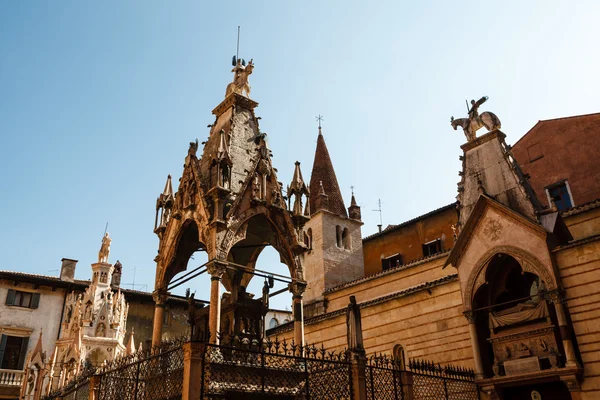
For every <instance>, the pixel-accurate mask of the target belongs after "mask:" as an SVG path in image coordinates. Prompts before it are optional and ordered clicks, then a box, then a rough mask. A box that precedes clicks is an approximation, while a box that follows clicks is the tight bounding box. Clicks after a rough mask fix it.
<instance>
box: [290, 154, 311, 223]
mask: <svg viewBox="0 0 600 400" xmlns="http://www.w3.org/2000/svg"><path fill="white" fill-rule="evenodd" d="M309 194H310V192H309V190H308V187H307V186H306V183H304V178H302V171H301V170H300V162H299V161H296V166H295V168H294V176H293V177H292V182H291V183H290V185H289V186H288V200H289V201H290V207H289V208H290V210H292V213H293V214H294V215H302V196H306V198H308V196H309ZM292 197H293V206H292V204H291V202H292ZM307 203H310V202H307ZM306 207H307V210H305V214H306V213H308V214H309V215H310V205H309V204H307V205H306Z"/></svg>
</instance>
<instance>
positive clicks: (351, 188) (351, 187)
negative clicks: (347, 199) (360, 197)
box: [350, 185, 354, 196]
mask: <svg viewBox="0 0 600 400" xmlns="http://www.w3.org/2000/svg"><path fill="white" fill-rule="evenodd" d="M350 190H351V191H352V196H354V185H350Z"/></svg>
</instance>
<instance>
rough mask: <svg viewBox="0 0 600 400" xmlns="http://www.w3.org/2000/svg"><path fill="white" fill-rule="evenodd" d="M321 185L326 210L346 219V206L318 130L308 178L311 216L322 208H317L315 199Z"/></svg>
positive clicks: (320, 132)
mask: <svg viewBox="0 0 600 400" xmlns="http://www.w3.org/2000/svg"><path fill="white" fill-rule="evenodd" d="M320 185H322V186H323V188H324V193H327V196H328V203H329V205H328V207H327V209H328V210H329V211H330V212H332V213H334V214H337V215H339V216H340V217H348V214H347V213H346V206H345V205H344V200H343V198H342V193H341V192H340V187H339V185H338V181H337V177H336V175H335V170H334V169H333V163H332V162H331V158H330V157H329V151H328V150H327V145H326V144H325V139H324V138H323V133H322V131H321V128H319V136H318V137H317V149H316V151H315V161H314V163H313V169H312V174H311V176H310V192H311V196H310V208H311V210H312V214H314V213H315V212H317V211H318V210H319V209H323V208H322V207H321V208H319V207H317V199H318V197H319V196H320V188H319V186H320Z"/></svg>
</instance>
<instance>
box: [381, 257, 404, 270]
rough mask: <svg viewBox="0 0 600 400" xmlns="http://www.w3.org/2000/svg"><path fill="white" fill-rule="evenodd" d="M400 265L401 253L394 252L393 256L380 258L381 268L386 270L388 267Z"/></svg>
mask: <svg viewBox="0 0 600 400" xmlns="http://www.w3.org/2000/svg"><path fill="white" fill-rule="evenodd" d="M401 265H402V255H401V254H394V255H393V256H389V257H387V258H382V259H381V269H383V270H384V271H385V270H388V269H390V268H394V267H399V266H401Z"/></svg>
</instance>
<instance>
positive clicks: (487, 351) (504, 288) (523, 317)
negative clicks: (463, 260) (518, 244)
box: [472, 253, 562, 377]
mask: <svg viewBox="0 0 600 400" xmlns="http://www.w3.org/2000/svg"><path fill="white" fill-rule="evenodd" d="M545 290H546V284H545V282H544V281H543V280H542V279H540V277H539V276H537V275H535V274H533V273H531V272H526V271H524V269H523V268H522V266H521V264H520V263H519V262H518V261H517V260H516V259H515V258H514V257H512V256H511V255H508V254H505V253H498V254H496V255H494V256H493V257H492V258H491V259H490V261H489V264H488V265H487V268H486V269H485V282H484V283H483V284H482V285H481V286H480V287H479V288H478V290H477V291H476V293H475V294H474V296H473V302H472V307H473V313H474V315H475V323H476V330H477V338H478V343H477V344H478V346H479V351H480V356H481V361H482V367H483V372H484V375H485V376H486V377H498V376H507V375H515V374H516V375H518V374H519V373H522V372H534V371H541V370H544V369H550V368H553V367H556V366H557V364H558V362H559V359H558V355H559V354H560V353H561V352H562V347H561V343H560V340H559V337H558V332H557V330H556V329H555V327H556V326H557V323H556V317H555V315H554V314H553V308H552V307H549V306H548V303H547V301H546V300H545V299H544V298H543V297H542V294H543V293H544V292H545Z"/></svg>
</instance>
